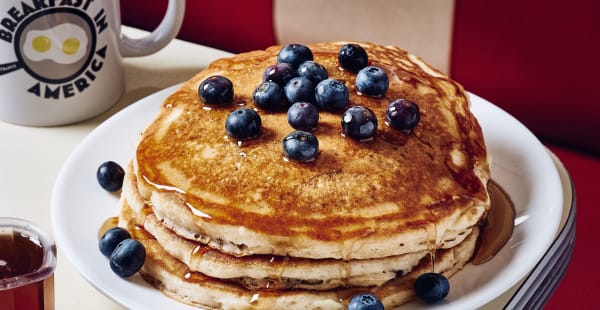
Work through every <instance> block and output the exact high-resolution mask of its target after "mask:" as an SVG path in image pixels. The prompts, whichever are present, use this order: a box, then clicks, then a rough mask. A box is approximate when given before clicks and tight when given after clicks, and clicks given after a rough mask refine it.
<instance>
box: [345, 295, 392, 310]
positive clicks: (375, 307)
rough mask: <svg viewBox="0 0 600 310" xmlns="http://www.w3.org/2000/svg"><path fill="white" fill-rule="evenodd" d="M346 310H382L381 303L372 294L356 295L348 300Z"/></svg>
mask: <svg viewBox="0 0 600 310" xmlns="http://www.w3.org/2000/svg"><path fill="white" fill-rule="evenodd" d="M348 310H383V303H381V300H379V298H377V296H375V295H373V294H357V295H354V297H352V299H350V303H349V304H348Z"/></svg>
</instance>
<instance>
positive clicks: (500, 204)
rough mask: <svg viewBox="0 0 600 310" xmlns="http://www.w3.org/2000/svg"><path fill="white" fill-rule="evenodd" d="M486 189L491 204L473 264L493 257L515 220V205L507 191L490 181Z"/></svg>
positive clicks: (504, 241)
mask: <svg viewBox="0 0 600 310" xmlns="http://www.w3.org/2000/svg"><path fill="white" fill-rule="evenodd" d="M488 191H489V193H490V199H491V201H492V206H491V208H490V211H489V213H488V217H487V223H485V225H483V226H482V233H481V236H480V240H479V245H478V248H477V249H476V252H475V256H474V257H473V259H472V260H471V263H472V264H474V265H479V264H483V263H485V262H487V261H489V260H490V259H492V258H493V257H494V255H496V254H497V253H498V252H499V251H500V250H501V249H502V247H503V246H504V245H505V244H506V242H508V240H509V239H510V237H511V236H512V232H513V228H514V222H515V206H514V204H513V202H512V200H511V199H510V196H509V195H508V193H507V192H506V191H505V190H504V189H503V188H502V187H501V186H500V184H498V183H496V182H494V181H490V182H489V183H488Z"/></svg>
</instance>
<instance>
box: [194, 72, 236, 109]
mask: <svg viewBox="0 0 600 310" xmlns="http://www.w3.org/2000/svg"><path fill="white" fill-rule="evenodd" d="M198 95H199V96H200V99H201V100H202V102H204V103H206V104H212V105H225V104H228V103H231V102H232V101H233V83H231V81H230V80H229V79H228V78H226V77H224V76H221V75H213V76H210V77H208V78H206V79H205V80H204V81H202V83H200V86H198Z"/></svg>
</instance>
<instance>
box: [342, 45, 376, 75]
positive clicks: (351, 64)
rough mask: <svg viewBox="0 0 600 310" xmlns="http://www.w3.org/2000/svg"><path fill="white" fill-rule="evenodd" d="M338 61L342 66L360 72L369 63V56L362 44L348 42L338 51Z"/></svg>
mask: <svg viewBox="0 0 600 310" xmlns="http://www.w3.org/2000/svg"><path fill="white" fill-rule="evenodd" d="M338 61H339V62H340V65H341V66H342V68H344V69H346V70H349V71H352V72H358V71H359V70H360V69H362V68H364V67H366V66H367V64H369V57H368V56H367V52H366V51H365V49H364V48H362V46H360V45H358V44H346V45H344V46H342V48H340V51H339V52H338Z"/></svg>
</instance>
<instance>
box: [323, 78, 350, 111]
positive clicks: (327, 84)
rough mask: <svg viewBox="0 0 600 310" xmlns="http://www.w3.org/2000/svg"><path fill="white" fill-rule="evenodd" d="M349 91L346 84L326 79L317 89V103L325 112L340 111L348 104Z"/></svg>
mask: <svg viewBox="0 0 600 310" xmlns="http://www.w3.org/2000/svg"><path fill="white" fill-rule="evenodd" d="M348 98H349V97H348V89H347V88H346V85H344V83H342V82H340V81H338V80H334V79H326V80H323V81H321V82H320V83H319V84H317V87H315V101H316V103H317V106H318V107H319V108H320V109H323V110H329V111H339V110H341V109H343V108H344V107H345V106H346V104H348Z"/></svg>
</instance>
